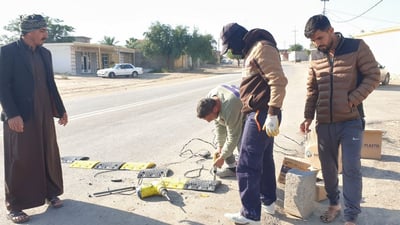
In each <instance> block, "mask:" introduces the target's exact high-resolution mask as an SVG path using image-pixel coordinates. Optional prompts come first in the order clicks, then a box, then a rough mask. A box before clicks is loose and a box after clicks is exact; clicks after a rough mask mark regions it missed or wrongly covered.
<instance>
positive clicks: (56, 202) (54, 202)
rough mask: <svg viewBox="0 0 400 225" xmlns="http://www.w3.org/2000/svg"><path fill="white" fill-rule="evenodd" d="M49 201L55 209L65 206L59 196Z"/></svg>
mask: <svg viewBox="0 0 400 225" xmlns="http://www.w3.org/2000/svg"><path fill="white" fill-rule="evenodd" d="M47 201H48V202H49V204H50V205H51V206H52V207H53V208H56V209H57V208H61V207H63V204H64V203H63V201H62V200H61V199H59V198H58V197H57V196H56V197H52V198H49V199H47Z"/></svg>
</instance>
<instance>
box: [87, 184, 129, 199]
mask: <svg viewBox="0 0 400 225" xmlns="http://www.w3.org/2000/svg"><path fill="white" fill-rule="evenodd" d="M135 189H136V188H135V187H134V186H131V187H125V188H118V189H112V190H107V191H101V192H96V193H93V196H94V197H101V196H105V195H111V194H118V193H122V192H125V191H133V190H135Z"/></svg>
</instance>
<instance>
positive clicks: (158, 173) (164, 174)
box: [137, 168, 170, 178]
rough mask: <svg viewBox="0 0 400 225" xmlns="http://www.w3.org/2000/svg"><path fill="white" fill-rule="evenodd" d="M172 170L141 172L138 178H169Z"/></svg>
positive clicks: (145, 170) (146, 170)
mask: <svg viewBox="0 0 400 225" xmlns="http://www.w3.org/2000/svg"><path fill="white" fill-rule="evenodd" d="M169 171H170V170H169V169H168V168H151V169H144V170H141V171H140V172H139V173H138V175H137V178H158V177H167V176H168V172H169Z"/></svg>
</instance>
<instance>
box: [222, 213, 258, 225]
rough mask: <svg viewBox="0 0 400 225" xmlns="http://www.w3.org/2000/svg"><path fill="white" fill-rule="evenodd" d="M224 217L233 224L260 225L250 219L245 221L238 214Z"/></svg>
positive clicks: (227, 214) (226, 214) (228, 214)
mask: <svg viewBox="0 0 400 225" xmlns="http://www.w3.org/2000/svg"><path fill="white" fill-rule="evenodd" d="M224 216H225V217H226V218H228V219H230V220H232V221H233V222H234V223H235V224H247V225H261V222H260V221H255V220H251V219H247V218H246V217H244V216H242V214H241V213H240V212H238V213H225V214H224Z"/></svg>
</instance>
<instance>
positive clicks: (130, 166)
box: [119, 162, 156, 171]
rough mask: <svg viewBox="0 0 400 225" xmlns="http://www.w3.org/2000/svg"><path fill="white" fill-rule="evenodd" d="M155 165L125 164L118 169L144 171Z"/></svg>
mask: <svg viewBox="0 0 400 225" xmlns="http://www.w3.org/2000/svg"><path fill="white" fill-rule="evenodd" d="M155 166H156V164H155V163H153V162H148V163H143V162H126V163H124V164H123V165H122V166H121V167H120V168H119V169H120V170H136V171H140V170H144V169H149V168H153V167H155Z"/></svg>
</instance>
